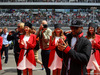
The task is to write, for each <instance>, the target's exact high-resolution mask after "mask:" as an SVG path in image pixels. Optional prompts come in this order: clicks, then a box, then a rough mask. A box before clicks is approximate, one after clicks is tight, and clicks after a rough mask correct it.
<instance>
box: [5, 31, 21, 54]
mask: <svg viewBox="0 0 100 75" xmlns="http://www.w3.org/2000/svg"><path fill="white" fill-rule="evenodd" d="M20 35H21V34H20V32H16V33H13V34H12V35H8V36H7V40H8V41H11V40H13V42H14V53H17V54H19V52H20V50H21V49H20V47H19V43H18V40H19V37H20Z"/></svg>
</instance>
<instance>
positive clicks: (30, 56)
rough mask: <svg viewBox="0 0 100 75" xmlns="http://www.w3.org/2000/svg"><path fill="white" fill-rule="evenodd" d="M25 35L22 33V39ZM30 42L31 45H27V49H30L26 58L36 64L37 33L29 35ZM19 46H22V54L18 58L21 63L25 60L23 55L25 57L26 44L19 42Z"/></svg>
mask: <svg viewBox="0 0 100 75" xmlns="http://www.w3.org/2000/svg"><path fill="white" fill-rule="evenodd" d="M24 36H25V35H21V36H20V41H21V40H23V38H24ZM28 41H29V42H30V44H29V45H27V49H30V50H29V52H28V54H26V58H27V59H28V60H29V61H30V62H31V63H32V64H33V65H35V66H36V61H35V57H34V51H33V49H34V47H35V46H36V35H34V34H31V35H30V37H29V40H28ZM19 47H20V48H21V51H20V55H19V60H18V65H19V63H20V62H21V61H22V60H23V57H24V51H25V49H24V47H25V46H24V45H22V44H21V43H19Z"/></svg>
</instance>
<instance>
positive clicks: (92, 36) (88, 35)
mask: <svg viewBox="0 0 100 75" xmlns="http://www.w3.org/2000/svg"><path fill="white" fill-rule="evenodd" d="M89 28H90V27H88V32H87V39H90V38H93V39H94V38H95V28H94V32H93V34H92V35H91V33H90V32H89Z"/></svg>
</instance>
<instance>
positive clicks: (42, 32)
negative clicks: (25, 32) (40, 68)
mask: <svg viewBox="0 0 100 75" xmlns="http://www.w3.org/2000/svg"><path fill="white" fill-rule="evenodd" d="M36 35H37V37H39V41H40V48H41V50H42V51H41V57H42V62H43V65H44V68H45V69H46V75H50V69H49V68H48V61H49V54H50V50H49V40H50V36H51V35H52V30H51V29H50V28H48V25H47V21H45V20H43V21H42V23H41V25H40V28H39V30H38V32H37V33H36Z"/></svg>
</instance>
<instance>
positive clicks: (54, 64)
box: [48, 24, 65, 75]
mask: <svg viewBox="0 0 100 75" xmlns="http://www.w3.org/2000/svg"><path fill="white" fill-rule="evenodd" d="M54 26H55V30H54V31H53V32H52V36H51V37H50V44H49V48H50V50H51V52H50V56H49V63H48V67H49V68H50V69H51V70H53V75H60V71H61V68H62V59H61V58H60V57H59V56H58V55H57V53H56V51H55V50H56V46H57V42H58V41H62V40H65V37H64V35H63V31H62V30H61V25H59V24H55V25H54Z"/></svg>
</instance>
